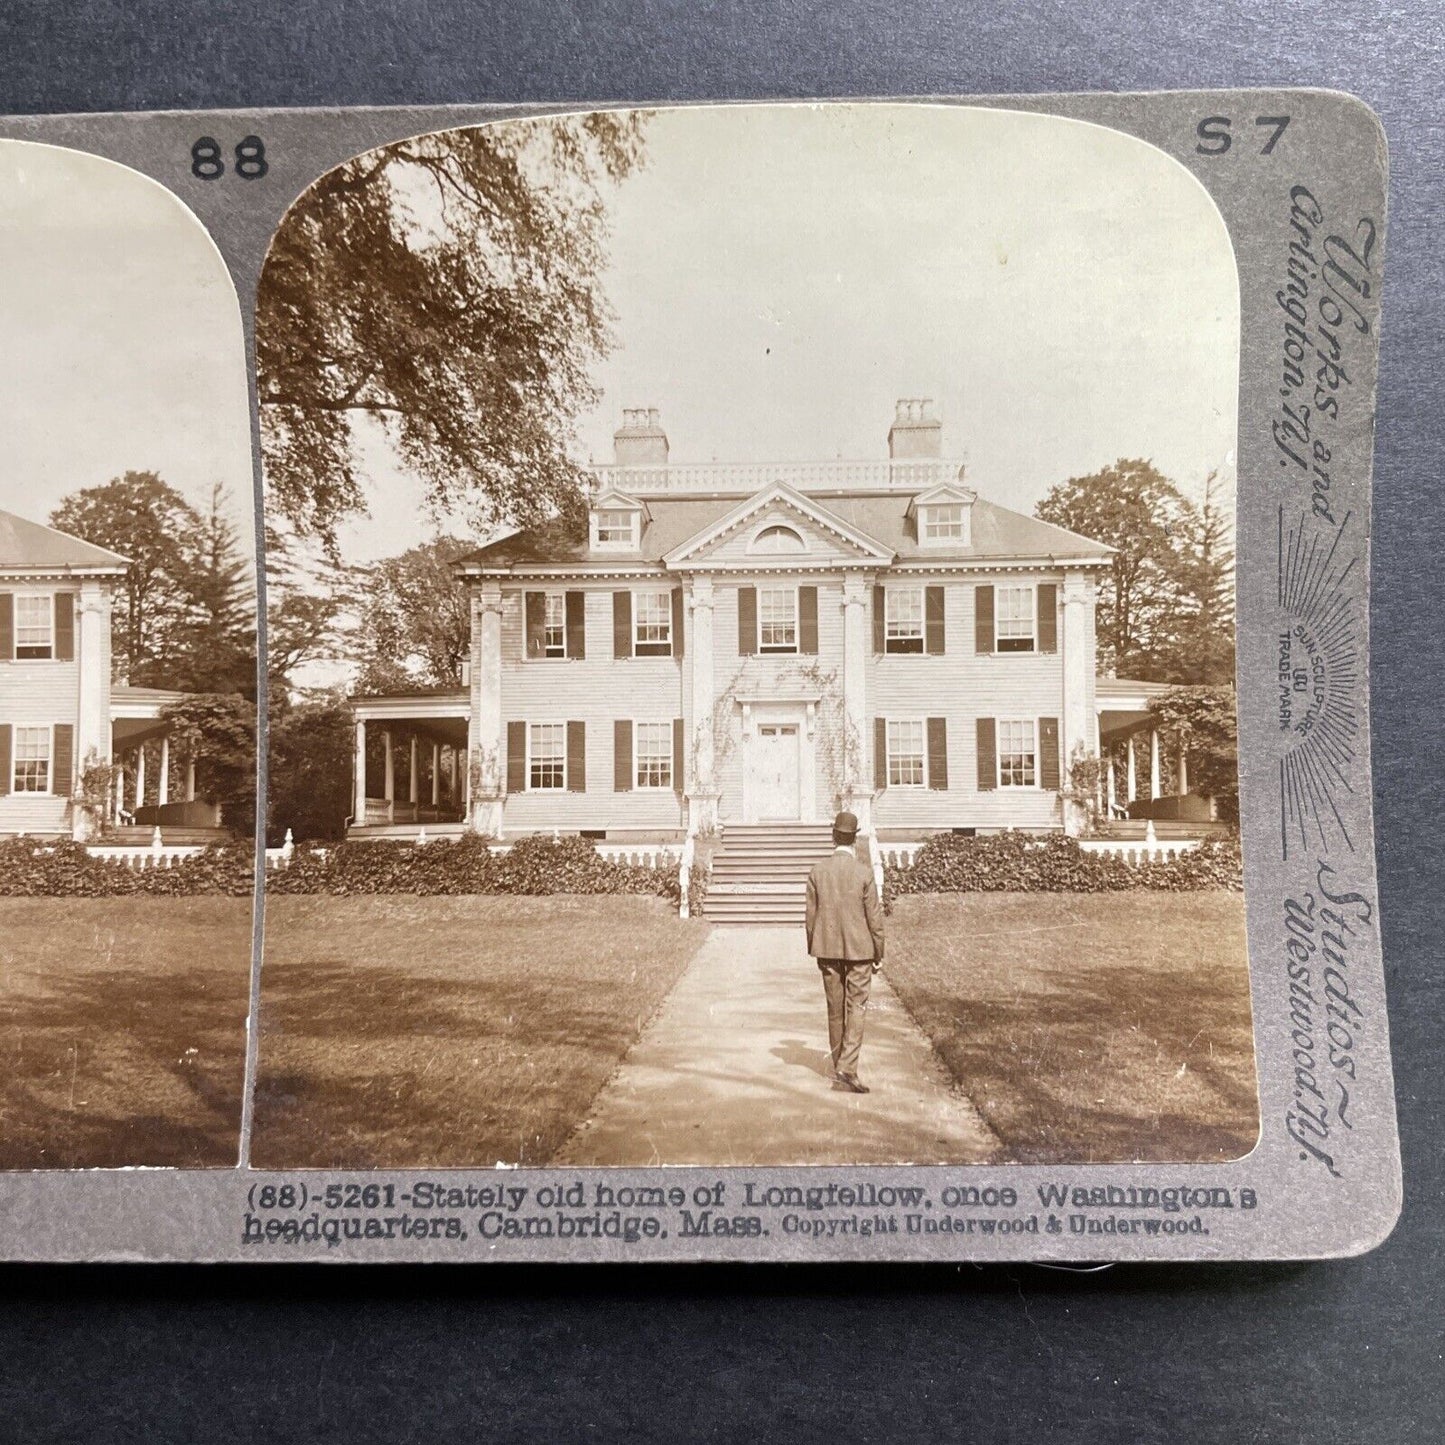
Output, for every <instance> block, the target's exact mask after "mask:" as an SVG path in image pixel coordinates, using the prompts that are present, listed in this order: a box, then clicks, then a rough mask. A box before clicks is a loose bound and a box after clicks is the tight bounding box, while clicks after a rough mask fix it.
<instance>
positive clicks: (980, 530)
mask: <svg viewBox="0 0 1445 1445" xmlns="http://www.w3.org/2000/svg"><path fill="white" fill-rule="evenodd" d="M806 495H807V499H808V501H809V502H810V503H812V505H813V506H815V507H817V508H818V509H819V510H820V511H824V512H829V513H831V514H832V515H833V516H834V517H836V518H837V519H838V521H840V522H842V523H845V524H846V525H847V526H849V527H851V528H853V529H854V530H855V531H858V532H864V533H866V534H867V535H868V536H869V537H872V538H873V539H874V540H875V541H877V542H880V543H881V544H882V545H883V546H884V547H887V548H889V549H890V550H891V551H893V552H895V553H896V554H897V555H898V558H899V560H900V561H908V560H912V559H914V558H919V559H922V560H925V561H930V562H957V561H979V562H987V561H999V562H1003V561H1017V560H1038V561H1048V560H1050V559H1052V558H1063V557H1067V558H1070V559H1074V558H1098V559H1100V560H1102V559H1104V558H1106V557H1108V556H1110V554H1111V549H1110V548H1109V547H1106V546H1105V545H1104V544H1103V543H1101V542H1095V541H1092V540H1091V539H1090V538H1088V537H1081V536H1079V535H1078V534H1077V533H1075V532H1069V531H1066V530H1065V529H1064V528H1063V527H1055V526H1053V525H1052V524H1051V523H1049V522H1040V521H1039V520H1038V519H1037V518H1035V517H1026V516H1024V514H1023V513H1022V512H1011V511H1009V510H1008V509H1007V508H1006V507H999V506H996V505H995V504H994V503H992V502H988V501H985V500H984V499H983V498H982V497H980V498H978V500H977V501H975V502H974V504H973V525H972V529H971V530H972V537H971V538H970V545H969V546H967V547H964V546H957V547H947V546H945V547H920V546H919V545H918V536H917V531H916V528H915V524H914V521H913V519H912V518H910V517H909V515H908V507H909V503H910V502H911V501H912V500H913V499H912V496H911V494H910V493H907V492H856V491H836V492H811V491H810V492H808V493H807V494H806ZM742 500H744V498H743V497H741V496H738V495H735V494H729V495H726V496H724V495H722V494H715V495H708V496H698V495H691V496H688V495H678V496H665V495H662V496H656V495H654V496H649V497H648V498H647V520H646V522H645V524H644V526H643V530H642V543H641V547H640V548H639V550H638V551H637V552H636V553H635V554H621V555H609V556H607V557H597V556H595V555H593V554H592V553H591V552H590V550H589V546H588V536H587V524H586V522H585V520H584V521H579V522H575V523H571V524H567V523H563V522H560V521H559V522H556V523H553V524H550V525H548V526H545V527H539V528H534V529H531V530H529V531H525V532H515V533H513V534H512V535H511V536H510V537H503V538H502V539H501V540H500V541H497V542H492V543H490V544H489V545H488V546H485V547H482V548H480V549H478V550H477V551H475V552H472V553H469V554H468V555H466V556H464V557H461V558H459V559H458V560H457V562H456V564H455V565H456V567H457V568H458V570H460V571H463V572H469V571H478V570H491V569H509V568H512V567H522V568H526V567H558V566H575V567H576V568H577V570H578V571H589V570H591V571H612V570H616V568H617V567H618V565H619V564H626V565H633V566H636V565H638V564H643V565H646V564H649V563H651V564H653V565H655V566H657V567H659V568H660V567H661V566H662V560H661V559H662V558H663V557H665V556H667V555H668V553H670V552H672V551H674V550H675V549H676V548H678V547H680V546H682V544H683V543H684V542H686V541H687V540H688V539H689V538H691V537H695V536H697V534H698V533H700V532H704V531H706V530H707V528H709V527H711V526H712V525H713V524H714V523H715V522H717V521H719V520H720V519H721V518H722V517H725V516H726V515H727V514H728V513H729V512H731V511H732V510H733V509H734V508H735V507H736V506H737V505H738V503H739V502H740V501H742Z"/></svg>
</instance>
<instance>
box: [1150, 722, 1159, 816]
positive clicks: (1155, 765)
mask: <svg viewBox="0 0 1445 1445" xmlns="http://www.w3.org/2000/svg"><path fill="white" fill-rule="evenodd" d="M1158 796H1159V729H1158V728H1150V729H1149V797H1150V800H1151V801H1152V800H1153V799H1155V798H1157V797H1158Z"/></svg>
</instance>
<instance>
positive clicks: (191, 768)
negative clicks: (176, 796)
mask: <svg viewBox="0 0 1445 1445" xmlns="http://www.w3.org/2000/svg"><path fill="white" fill-rule="evenodd" d="M195 801H196V760H195V758H194V756H192V757H190V758H188V759H187V760H186V802H188V803H194V802H195Z"/></svg>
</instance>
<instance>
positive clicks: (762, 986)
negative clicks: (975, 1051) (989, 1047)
mask: <svg viewBox="0 0 1445 1445" xmlns="http://www.w3.org/2000/svg"><path fill="white" fill-rule="evenodd" d="M887 977H888V976H887V973H886V971H885V972H884V973H882V974H880V975H878V976H877V977H875V978H874V980H873V993H872V997H871V999H870V1001H869V1006H868V1028H867V1032H866V1034H865V1035H864V1039H863V1055H862V1063H861V1066H860V1069H859V1074H860V1076H861V1077H862V1079H863V1081H864V1082H865V1083H866V1084H868V1085H869V1086H870V1087H871V1089H872V1093H869V1094H853V1093H849V1092H848V1091H847V1090H845V1089H843V1088H842V1087H841V1086H839V1085H836V1084H834V1083H833V1082H832V1080H831V1078H830V1077H829V1071H830V1067H831V1061H830V1060H829V1057H828V1017H827V1012H826V1009H825V1007H824V1003H823V984H822V980H821V978H820V977H819V974H818V968H817V965H816V964H815V963H814V962H813V960H812V959H810V958H809V957H808V956H807V954H806V953H804V952H803V930H802V929H801V928H797V927H793V928H764V927H756V928H714V929H713V931H712V933H711V934H710V935H709V936H708V938H707V940H706V942H705V943H704V944H703V946H702V948H701V949H699V950H698V953H697V956H696V957H695V958H694V959H693V961H692V962H691V963H690V964H689V965H688V968H687V972H686V973H685V974H684V975H683V976H682V978H681V979H680V980H679V981H678V983H677V986H676V987H675V988H674V989H673V991H672V992H671V993H670V994H669V995H668V997H667V1000H666V1001H665V1002H664V1004H663V1006H662V1008H661V1009H660V1010H659V1012H658V1013H657V1015H656V1017H655V1018H654V1019H653V1020H652V1022H651V1023H650V1024H649V1025H648V1026H647V1028H646V1029H645V1030H644V1032H643V1034H642V1036H641V1037H640V1038H639V1039H638V1041H637V1042H636V1043H635V1044H634V1045H633V1046H632V1048H631V1049H630V1050H629V1051H628V1053H627V1056H626V1057H625V1058H624V1059H623V1061H622V1063H621V1065H620V1066H619V1068H618V1070H617V1072H616V1073H615V1074H614V1075H613V1076H612V1079H611V1080H610V1081H609V1083H608V1084H607V1085H606V1086H605V1087H604V1088H603V1090H602V1092H601V1093H600V1094H599V1095H598V1097H597V1098H596V1100H594V1102H593V1107H592V1112H591V1113H590V1115H589V1116H588V1117H587V1118H586V1119H584V1120H583V1121H582V1123H581V1124H579V1125H578V1127H577V1128H576V1129H575V1130H574V1131H573V1133H572V1136H571V1137H570V1138H569V1139H568V1140H567V1142H566V1143H565V1144H564V1145H563V1146H562V1149H561V1151H560V1152H559V1154H558V1155H557V1157H556V1158H555V1159H554V1160H553V1161H552V1163H553V1164H554V1165H562V1164H573V1165H628V1164H630V1165H648V1164H713V1165H725V1164H758V1165H763V1164H942V1163H960V1164H964V1163H967V1164H972V1163H979V1162H982V1161H985V1160H987V1159H989V1158H990V1157H992V1155H993V1154H994V1153H995V1151H996V1150H997V1148H998V1140H997V1139H996V1137H995V1136H994V1135H993V1133H992V1132H991V1131H990V1130H989V1128H988V1126H987V1124H985V1123H984V1121H983V1120H982V1119H981V1118H980V1117H979V1114H978V1112H977V1110H976V1109H975V1108H974V1107H973V1105H972V1104H971V1103H970V1102H969V1101H968V1099H967V1098H965V1097H963V1096H962V1095H960V1094H959V1093H957V1092H955V1091H953V1090H952V1089H951V1088H950V1086H949V1082H948V1080H947V1078H946V1077H945V1075H944V1073H943V1070H942V1068H941V1067H940V1065H939V1063H938V1061H937V1059H936V1058H935V1057H934V1054H933V1051H932V1049H931V1047H930V1046H929V1043H928V1040H927V1038H925V1037H924V1035H923V1033H922V1032H921V1031H920V1030H919V1028H918V1026H917V1025H916V1024H915V1023H914V1022H913V1020H912V1019H911V1018H910V1017H909V1016H908V1014H907V1013H905V1012H904V1009H903V1006H902V1005H901V1004H900V1003H899V1002H898V998H897V996H896V995H895V994H894V992H893V990H892V989H891V988H889V986H888V982H887Z"/></svg>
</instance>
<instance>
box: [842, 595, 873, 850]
mask: <svg viewBox="0 0 1445 1445" xmlns="http://www.w3.org/2000/svg"><path fill="white" fill-rule="evenodd" d="M868 580H869V579H867V578H865V577H864V576H862V574H860V573H857V572H850V573H849V574H848V575H847V576H846V577H845V578H844V579H843V797H842V799H841V800H840V801H841V803H842V806H843V807H845V808H847V809H848V811H849V812H851V813H853V814H855V815H856V816H857V819H858V830H859V832H862V833H871V832H872V829H873V782H872V780H873V768H872V759H871V753H872V747H873V740H872V738H871V737H870V736H869V727H868Z"/></svg>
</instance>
